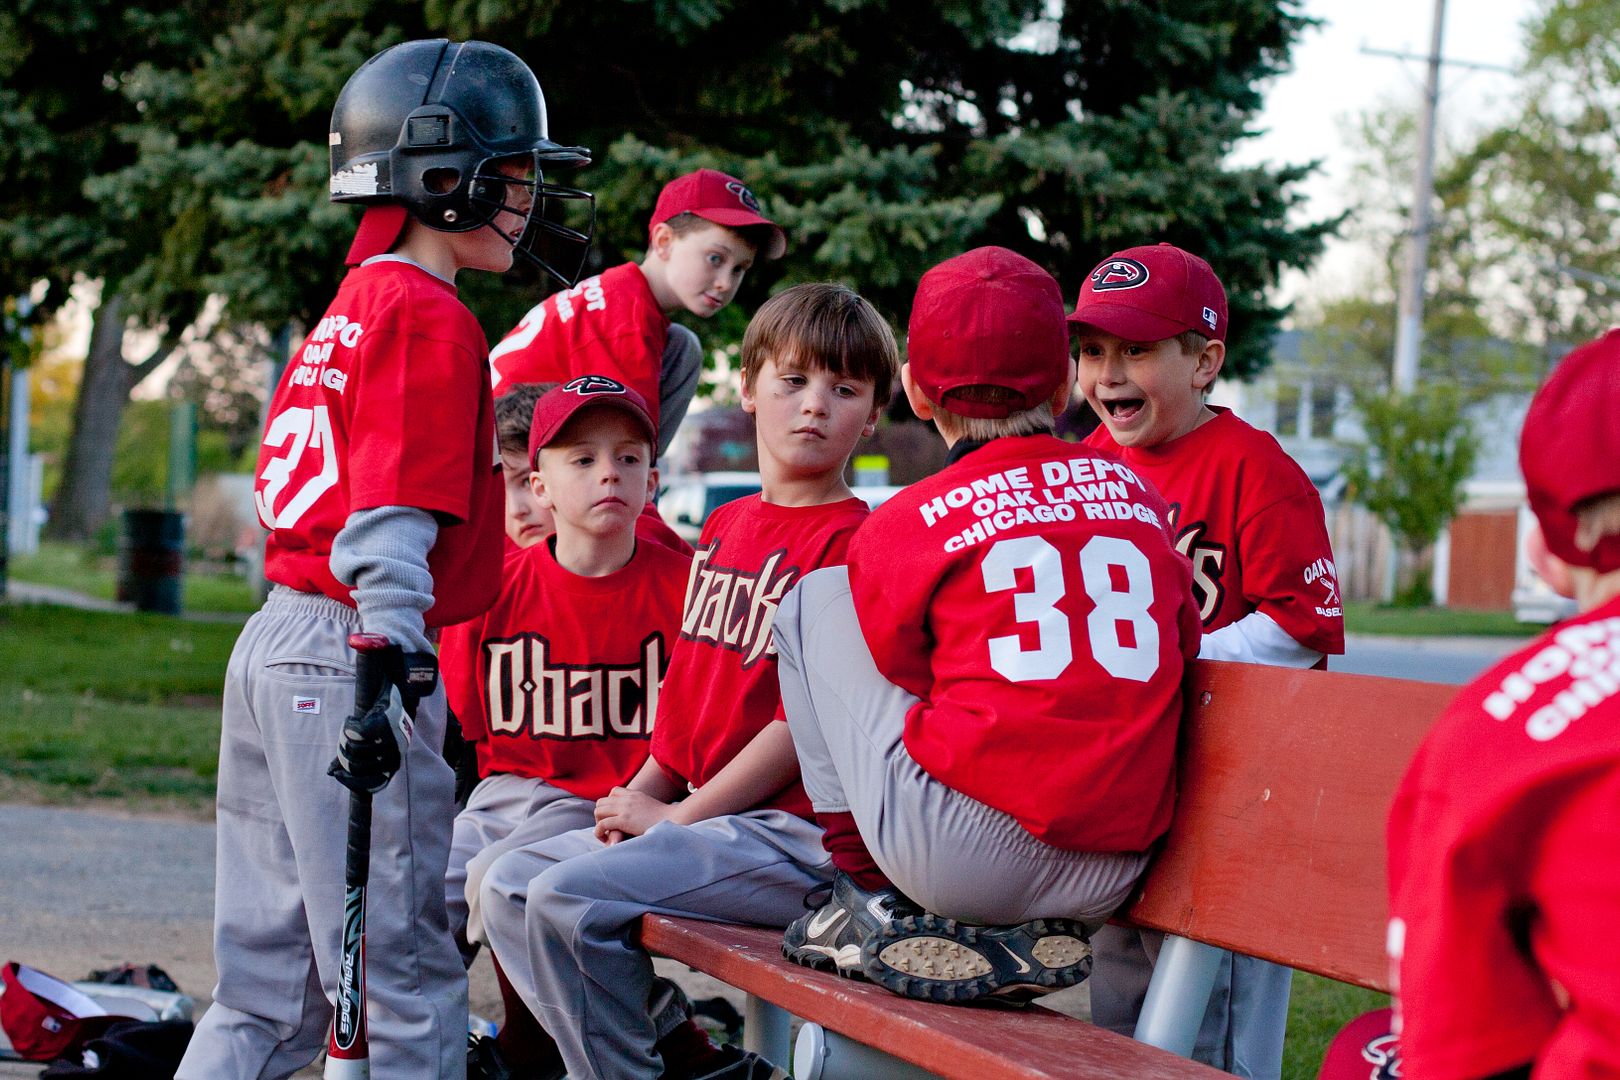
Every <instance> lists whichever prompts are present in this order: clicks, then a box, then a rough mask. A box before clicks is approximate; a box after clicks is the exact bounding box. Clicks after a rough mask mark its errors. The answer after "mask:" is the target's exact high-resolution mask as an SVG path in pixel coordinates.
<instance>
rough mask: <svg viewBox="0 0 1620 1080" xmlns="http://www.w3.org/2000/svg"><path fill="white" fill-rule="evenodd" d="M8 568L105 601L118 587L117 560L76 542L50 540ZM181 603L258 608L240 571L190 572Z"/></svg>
mask: <svg viewBox="0 0 1620 1080" xmlns="http://www.w3.org/2000/svg"><path fill="white" fill-rule="evenodd" d="M9 571H10V574H11V576H12V577H13V578H15V579H16V580H18V581H26V582H31V583H33V584H36V585H54V586H55V587H57V588H59V589H72V590H73V591H74V592H80V593H84V594H85V595H86V596H94V597H96V598H98V599H101V600H111V599H113V597H114V595H115V594H116V592H117V587H118V560H117V559H116V558H114V557H112V556H109V555H97V554H96V553H95V552H94V551H92V550H90V549H89V548H85V547H81V546H79V545H76V544H64V543H52V542H48V541H47V542H46V543H43V544H41V545H40V546H39V550H38V551H37V552H35V553H34V554H32V555H19V556H17V557H15V558H14V559H12V560H11V564H10V567H9ZM180 603H181V606H182V607H183V608H184V610H186V611H191V612H203V611H207V612H225V613H236V614H249V613H251V612H254V611H257V610H258V608H259V598H258V596H257V595H256V594H255V592H254V590H253V586H252V585H250V584H249V583H248V582H247V581H246V580H244V579H243V578H242V577H241V576H240V575H238V574H206V573H197V572H187V573H186V575H185V577H184V579H183V581H182V583H181V586H180Z"/></svg>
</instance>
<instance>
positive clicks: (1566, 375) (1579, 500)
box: [1519, 330, 1620, 573]
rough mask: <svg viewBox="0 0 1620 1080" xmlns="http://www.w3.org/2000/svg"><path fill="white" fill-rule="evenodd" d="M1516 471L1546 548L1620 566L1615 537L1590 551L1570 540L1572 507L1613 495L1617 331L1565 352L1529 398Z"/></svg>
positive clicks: (1619, 418)
mask: <svg viewBox="0 0 1620 1080" xmlns="http://www.w3.org/2000/svg"><path fill="white" fill-rule="evenodd" d="M1519 468H1521V469H1522V470H1524V485H1525V488H1526V490H1527V492H1528V494H1529V496H1530V509H1531V510H1533V511H1535V515H1536V520H1537V521H1539V522H1540V523H1541V532H1542V535H1543V536H1545V537H1546V539H1547V550H1548V551H1551V552H1552V553H1553V554H1554V555H1556V556H1558V557H1559V558H1560V559H1563V560H1564V561H1565V562H1567V563H1569V564H1571V565H1573V566H1587V567H1591V568H1592V569H1593V570H1596V571H1598V572H1599V573H1608V572H1609V571H1611V570H1620V536H1613V535H1611V536H1606V537H1604V538H1603V539H1602V540H1600V541H1599V542H1598V543H1597V545H1596V546H1595V547H1593V548H1592V549H1591V550H1589V551H1583V550H1582V549H1581V547H1580V546H1579V545H1578V544H1577V543H1576V541H1575V510H1576V508H1577V507H1579V506H1581V505H1582V504H1583V503H1586V502H1589V501H1591V500H1593V499H1596V498H1599V497H1601V496H1604V495H1614V494H1620V330H1611V331H1609V332H1608V333H1607V334H1605V335H1604V336H1603V337H1601V338H1599V339H1598V340H1596V341H1593V342H1589V343H1587V344H1585V345H1582V346H1581V347H1580V348H1578V349H1576V350H1575V351H1574V352H1572V353H1570V354H1569V355H1568V356H1566V357H1564V359H1563V361H1562V362H1560V363H1559V365H1558V366H1557V367H1556V368H1554V369H1553V372H1552V374H1551V375H1549V376H1548V377H1547V381H1546V382H1545V383H1544V384H1543V385H1542V387H1541V389H1540V390H1538V391H1536V396H1535V398H1534V399H1533V400H1531V402H1530V410H1529V411H1528V412H1527V413H1525V416H1524V433H1523V435H1522V436H1521V437H1520V440H1519Z"/></svg>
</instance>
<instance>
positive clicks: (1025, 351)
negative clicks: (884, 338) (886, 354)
mask: <svg viewBox="0 0 1620 1080" xmlns="http://www.w3.org/2000/svg"><path fill="white" fill-rule="evenodd" d="M906 360H907V362H908V363H910V365H911V377H912V378H913V379H915V380H916V382H917V385H918V387H919V388H920V389H921V390H922V392H923V393H924V394H925V395H927V397H928V400H929V401H932V402H933V403H934V404H936V405H938V406H939V407H940V408H942V409H945V410H946V411H947V412H953V413H956V414H958V415H960V416H978V417H989V418H996V417H1003V416H1009V415H1011V414H1012V413H1015V412H1022V411H1023V410H1025V409H1033V408H1034V407H1035V406H1037V405H1039V404H1040V403H1041V402H1043V401H1050V400H1051V399H1052V395H1053V394H1054V393H1056V392H1057V389H1058V387H1060V386H1062V385H1063V382H1064V380H1065V379H1067V378H1068V377H1069V335H1068V328H1067V327H1065V326H1064V325H1063V290H1062V289H1060V288H1059V287H1058V283H1057V280H1056V279H1055V278H1053V277H1052V275H1051V274H1049V273H1047V272H1046V271H1045V270H1043V269H1041V268H1040V266H1038V265H1036V264H1035V263H1033V262H1030V261H1029V260H1028V259H1026V258H1024V257H1023V256H1022V255H1019V254H1018V253H1017V252H1014V251H1008V250H1007V249H1006V248H1000V247H982V248H975V249H973V250H972V251H969V252H967V253H966V254H964V255H958V256H956V257H955V258H951V259H946V260H945V261H944V262H942V263H940V264H939V265H938V266H936V267H934V268H933V269H932V270H929V271H928V272H927V273H926V274H924V275H923V276H922V280H921V281H919V282H917V296H916V299H915V300H913V301H912V304H911V322H910V325H909V326H908V327H907V331H906ZM966 386H999V387H1002V388H1004V389H1006V390H1011V391H1012V392H1014V393H1015V394H1017V395H1018V397H1017V399H1016V400H1013V401H1007V402H1000V403H993V402H986V401H965V400H962V399H961V398H952V397H951V396H950V395H951V391H953V390H959V389H961V388H962V387H966Z"/></svg>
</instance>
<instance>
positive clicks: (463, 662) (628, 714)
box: [440, 543, 692, 799]
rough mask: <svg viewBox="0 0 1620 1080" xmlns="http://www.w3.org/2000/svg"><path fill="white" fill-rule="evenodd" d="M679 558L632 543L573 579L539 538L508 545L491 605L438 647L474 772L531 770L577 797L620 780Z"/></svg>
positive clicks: (633, 744) (631, 760)
mask: <svg viewBox="0 0 1620 1080" xmlns="http://www.w3.org/2000/svg"><path fill="white" fill-rule="evenodd" d="M691 563H692V560H691V559H690V558H688V557H687V556H685V555H680V554H677V553H676V552H673V551H671V550H669V549H668V548H666V547H662V546H661V545H658V544H652V543H640V544H637V545H636V552H635V555H634V556H632V557H631V559H630V561H629V562H628V563H626V564H625V565H624V566H623V567H622V568H621V569H619V570H617V571H615V572H614V573H611V574H608V575H606V576H604V577H581V576H580V575H578V574H574V573H571V572H569V571H568V570H566V569H564V568H563V567H562V566H560V565H558V563H557V560H556V558H555V556H554V555H553V554H552V551H551V545H550V543H543V544H535V545H534V546H533V547H529V548H524V549H523V550H521V551H516V552H513V553H512V555H511V556H510V557H509V558H508V559H507V562H506V568H505V582H504V584H503V586H502V588H501V595H500V596H499V597H498V598H497V599H496V601H495V604H494V606H493V607H491V608H490V609H489V611H487V612H485V613H484V614H483V615H482V616H481V617H479V618H477V619H474V620H472V621H471V622H469V623H463V624H461V625H460V626H457V627H453V628H451V630H450V631H446V636H445V638H444V639H443V641H442V642H441V643H440V655H441V657H442V660H441V670H442V672H443V675H444V685H445V693H446V695H447V696H448V698H449V701H450V707H451V709H452V710H453V711H454V712H455V714H456V717H457V718H458V719H459V720H460V721H461V729H462V732H463V733H464V734H465V735H466V737H467V738H468V739H471V740H473V741H475V742H477V743H478V772H479V775H481V776H488V775H490V774H491V773H514V774H516V775H518V776H530V777H538V778H539V779H542V780H545V781H547V782H549V783H552V784H555V785H556V786H557V787H560V788H562V789H563V790H565V791H570V792H572V793H574V794H575V795H579V796H581V797H583V798H587V799H600V798H601V797H602V796H604V795H606V794H607V793H608V791H609V790H610V789H611V788H612V787H613V786H614V785H615V784H624V783H628V782H629V780H630V778H631V777H632V776H634V775H635V774H636V770H638V769H640V768H641V764H642V762H644V761H646V760H647V746H648V738H649V737H650V736H651V735H652V728H653V719H654V717H655V715H656V714H657V709H658V688H659V683H660V682H661V681H662V679H663V677H664V673H665V671H666V670H667V669H668V667H669V655H670V647H671V646H672V645H674V643H675V636H676V634H677V633H678V632H679V630H680V625H681V599H682V597H683V596H684V595H685V587H684V583H685V581H686V575H687V570H688V569H689V568H690V566H691Z"/></svg>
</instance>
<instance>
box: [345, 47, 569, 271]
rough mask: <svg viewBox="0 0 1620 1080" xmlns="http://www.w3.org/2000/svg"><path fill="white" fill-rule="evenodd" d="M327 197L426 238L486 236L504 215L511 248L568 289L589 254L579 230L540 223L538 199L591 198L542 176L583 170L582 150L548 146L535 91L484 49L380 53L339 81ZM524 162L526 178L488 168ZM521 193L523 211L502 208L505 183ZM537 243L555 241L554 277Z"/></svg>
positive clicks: (493, 50)
mask: <svg viewBox="0 0 1620 1080" xmlns="http://www.w3.org/2000/svg"><path fill="white" fill-rule="evenodd" d="M328 141H329V143H330V145H331V154H332V173H331V185H330V187H331V197H332V201H333V202H342V203H361V204H379V203H397V204H399V205H401V206H404V207H405V208H406V209H407V210H408V211H409V212H410V214H411V216H412V217H414V218H416V219H417V220H418V221H420V222H422V223H423V224H424V225H427V226H428V227H429V228H433V229H438V230H440V231H442V232H470V231H472V230H473V229H478V228H483V227H486V226H488V227H491V228H493V227H494V222H495V218H496V217H497V216H498V215H499V214H500V213H501V211H502V210H506V211H507V212H509V213H513V214H517V215H519V216H527V219H528V222H529V227H528V228H527V229H526V230H525V232H524V236H523V239H522V240H521V241H518V242H516V243H514V245H513V246H514V247H515V248H516V250H517V251H518V252H519V253H520V254H523V255H525V256H527V257H528V258H530V259H532V260H533V261H535V262H537V263H539V264H540V265H541V266H542V267H543V268H544V269H546V270H547V271H548V272H550V273H551V274H552V275H553V276H555V277H557V278H558V279H559V280H562V281H564V282H565V283H567V284H570V285H571V284H573V280H574V278H575V277H576V276H577V275H578V272H579V268H580V266H581V265H582V263H583V261H584V258H585V252H586V249H588V248H589V246H590V239H591V226H590V225H587V226H586V227H585V229H583V230H581V229H576V228H572V227H569V226H566V225H563V224H561V223H559V222H556V221H552V220H548V218H547V216H546V214H545V208H544V201H545V200H546V199H572V200H584V201H585V202H586V204H587V205H588V207H589V208H590V211H591V212H590V218H591V220H592V222H594V200H593V198H592V196H591V195H590V193H588V192H585V191H581V190H579V189H577V188H569V187H559V186H557V185H555V184H549V183H547V182H545V179H544V176H545V170H546V169H548V168H549V169H559V168H576V167H578V166H581V165H588V164H590V161H591V156H590V151H589V150H587V149H585V148H584V147H582V146H563V145H560V144H558V143H555V142H553V141H552V140H551V138H550V135H549V131H548V127H547V122H546V99H545V95H544V94H543V93H542V92H541V90H540V83H539V81H538V80H537V79H536V78H535V77H534V73H533V72H532V71H530V70H529V66H528V65H527V64H525V63H524V62H523V61H522V59H520V58H519V57H518V56H517V55H516V54H515V53H512V52H511V51H509V50H507V49H503V48H502V47H501V46H499V45H492V44H490V43H489V42H486V41H460V42H457V41H449V40H446V39H444V38H436V39H433V40H429V41H407V42H403V43H401V44H399V45H395V46H393V47H392V48H388V49H384V50H383V51H382V52H380V53H378V54H377V55H376V56H373V57H372V58H371V59H370V60H367V61H366V62H365V63H364V64H362V65H361V66H360V69H359V70H358V71H356V72H355V73H354V74H353V75H351V76H350V77H349V81H348V82H347V83H345V84H344V87H343V90H342V92H341V93H340V94H338V99H337V104H336V105H334V106H333V108H332V125H331V132H330V135H329V137H328ZM525 159H527V160H531V161H532V162H533V164H534V180H533V181H529V180H523V179H514V178H512V177H510V176H508V175H506V174H504V173H502V172H500V171H499V169H498V168H497V165H498V164H499V163H500V162H502V161H508V160H525ZM509 184H511V185H517V186H522V187H532V188H533V190H534V196H535V197H534V198H533V199H532V200H530V205H529V207H528V209H527V210H526V211H525V210H524V209H523V208H522V207H515V206H511V205H508V203H507V199H506V190H507V185H509ZM541 233H546V234H549V235H550V236H552V237H554V238H557V239H561V240H563V241H566V242H567V245H568V247H570V248H571V249H572V250H570V251H569V252H568V254H567V257H566V258H565V259H563V260H562V261H564V262H565V266H564V267H563V268H561V269H559V268H558V267H556V266H553V265H551V263H550V262H548V261H546V260H545V259H543V258H541V257H540V256H539V255H536V254H535V253H534V252H533V251H532V250H531V247H532V245H533V242H534V241H535V240H536V239H537V237H538V235H539V234H541Z"/></svg>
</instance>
